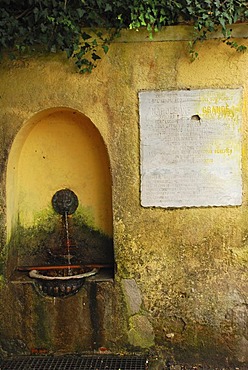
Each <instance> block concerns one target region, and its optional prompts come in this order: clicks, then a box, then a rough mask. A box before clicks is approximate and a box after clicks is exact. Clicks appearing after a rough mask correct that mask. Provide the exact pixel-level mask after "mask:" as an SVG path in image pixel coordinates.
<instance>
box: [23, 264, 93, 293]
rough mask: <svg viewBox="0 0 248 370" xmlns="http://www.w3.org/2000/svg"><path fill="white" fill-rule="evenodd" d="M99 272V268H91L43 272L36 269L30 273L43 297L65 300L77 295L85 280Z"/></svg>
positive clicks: (68, 268)
mask: <svg viewBox="0 0 248 370" xmlns="http://www.w3.org/2000/svg"><path fill="white" fill-rule="evenodd" d="M98 271H99V269H98V268H93V269H92V268H89V267H83V268H80V269H71V268H70V267H67V268H61V269H56V268H55V269H48V270H42V271H38V270H35V269H34V270H31V271H30V272H29V276H30V277H31V278H32V279H34V285H35V287H36V289H37V290H38V292H39V293H40V294H42V295H43V296H50V297H61V298H63V297H68V296H71V295H74V294H76V293H77V292H78V291H79V289H80V288H81V287H82V286H83V285H84V283H85V280H86V279H87V278H88V277H90V276H93V275H95V274H96V273H97V272H98Z"/></svg>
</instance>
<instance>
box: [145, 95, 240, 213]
mask: <svg viewBox="0 0 248 370" xmlns="http://www.w3.org/2000/svg"><path fill="white" fill-rule="evenodd" d="M139 114H140V161H141V164H140V166H141V170H140V171H141V205H142V206H144V207H150V206H154V207H164V208H167V207H207V206H230V205H240V204H241V202H242V179H241V121H242V89H206V90H185V91H143V92H140V93H139Z"/></svg>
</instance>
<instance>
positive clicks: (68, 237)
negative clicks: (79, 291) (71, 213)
mask: <svg viewBox="0 0 248 370" xmlns="http://www.w3.org/2000/svg"><path fill="white" fill-rule="evenodd" d="M64 219H65V233H66V248H67V262H68V275H72V270H71V268H70V265H71V251H70V235H69V222H68V213H67V212H66V211H65V214H64Z"/></svg>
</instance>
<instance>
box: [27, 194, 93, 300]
mask: <svg viewBox="0 0 248 370" xmlns="http://www.w3.org/2000/svg"><path fill="white" fill-rule="evenodd" d="M52 206H53V208H54V210H55V211H56V212H57V213H58V214H60V215H61V216H62V223H63V227H64V230H65V244H66V245H65V246H64V247H65V249H66V256H65V257H66V259H67V265H65V266H53V269H51V268H49V266H48V267H47V269H43V270H42V272H39V271H38V270H36V269H32V270H31V271H30V272H29V276H30V277H31V278H32V279H34V280H35V282H36V283H35V286H36V288H38V290H39V292H40V293H41V294H42V295H48V296H52V297H67V296H70V295H72V294H75V293H77V292H78V290H79V289H80V288H81V287H82V286H83V284H84V282H85V279H86V278H88V277H90V276H93V275H95V274H96V273H97V272H98V269H97V268H93V269H91V268H89V267H83V268H80V269H78V268H75V269H74V267H73V266H72V264H71V259H72V255H71V250H70V248H71V242H70V233H69V222H68V215H71V214H73V213H74V212H75V211H76V209H77V207H78V198H77V196H76V194H75V193H74V192H73V191H72V190H70V189H61V190H58V191H57V192H56V193H55V194H54V196H53V198H52Z"/></svg>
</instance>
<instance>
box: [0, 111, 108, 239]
mask: <svg viewBox="0 0 248 370" xmlns="http://www.w3.org/2000/svg"><path fill="white" fill-rule="evenodd" d="M30 121H31V122H28V123H27V124H26V126H27V127H26V126H24V128H23V129H22V130H21V132H20V133H18V135H17V137H16V139H15V141H14V143H13V145H12V150H11V153H10V157H9V161H8V177H7V187H6V190H7V211H8V227H9V232H10V231H11V230H10V229H11V225H12V226H13V222H12V221H13V219H14V220H16V219H17V218H18V221H19V223H20V224H21V225H23V226H25V227H28V226H30V225H34V224H37V218H39V217H40V215H41V214H42V212H44V210H47V209H49V208H51V199H52V197H53V195H54V194H55V193H56V191H58V190H60V189H64V188H69V189H71V190H73V191H74V192H75V193H76V195H77V197H78V201H79V205H80V206H81V207H82V208H83V209H85V210H86V212H87V213H88V217H89V220H88V221H89V225H90V226H93V227H94V228H97V229H100V230H101V231H102V232H104V233H106V234H109V235H111V234H112V204H111V203H112V201H111V174H110V171H109V162H108V154H107V149H106V147H105V144H104V142H103V140H102V138H101V136H100V134H99V132H98V131H97V129H96V128H95V126H94V125H93V123H92V122H90V120H89V119H87V118H86V117H85V116H83V115H82V114H80V113H79V112H77V111H73V110H69V109H66V108H57V109H54V110H48V111H46V110H45V111H44V112H42V113H40V114H38V115H35V116H34V117H33V118H32V119H31V120H30ZM22 131H24V133H23V132H22Z"/></svg>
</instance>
